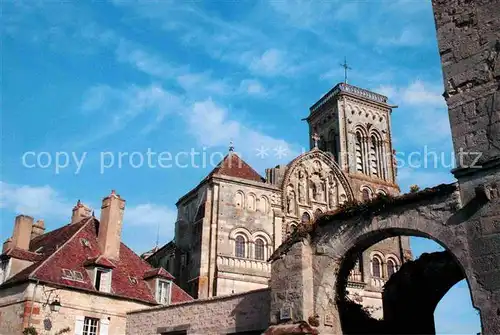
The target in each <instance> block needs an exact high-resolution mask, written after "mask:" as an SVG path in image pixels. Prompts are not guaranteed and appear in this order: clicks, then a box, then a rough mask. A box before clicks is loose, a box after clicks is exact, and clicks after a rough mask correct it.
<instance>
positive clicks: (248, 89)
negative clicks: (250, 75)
mask: <svg viewBox="0 0 500 335" xmlns="http://www.w3.org/2000/svg"><path fill="white" fill-rule="evenodd" d="M239 91H240V92H241V93H243V94H244V93H246V94H249V95H253V96H260V95H266V94H267V92H266V89H265V88H264V86H263V85H262V83H261V82H260V81H258V80H255V79H244V80H242V81H241V83H240V88H239Z"/></svg>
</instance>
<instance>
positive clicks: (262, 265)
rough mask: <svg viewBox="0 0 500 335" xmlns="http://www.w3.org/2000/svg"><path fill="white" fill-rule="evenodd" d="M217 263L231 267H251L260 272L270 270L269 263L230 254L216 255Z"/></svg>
mask: <svg viewBox="0 0 500 335" xmlns="http://www.w3.org/2000/svg"><path fill="white" fill-rule="evenodd" d="M217 265H222V266H225V267H231V268H240V269H251V270H257V271H262V272H268V273H270V272H271V264H270V263H268V262H266V261H259V260H256V259H251V258H239V257H232V256H217Z"/></svg>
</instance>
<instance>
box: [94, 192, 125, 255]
mask: <svg viewBox="0 0 500 335" xmlns="http://www.w3.org/2000/svg"><path fill="white" fill-rule="evenodd" d="M124 210H125V200H123V199H122V198H120V196H119V195H118V194H116V193H115V191H114V190H113V191H111V194H110V195H109V196H107V197H106V198H104V199H103V200H102V206H101V220H100V224H99V233H98V237H97V240H98V243H99V247H100V248H101V251H102V254H103V255H104V256H106V257H108V258H111V259H118V258H119V257H120V242H121V233H122V221H123V211H124Z"/></svg>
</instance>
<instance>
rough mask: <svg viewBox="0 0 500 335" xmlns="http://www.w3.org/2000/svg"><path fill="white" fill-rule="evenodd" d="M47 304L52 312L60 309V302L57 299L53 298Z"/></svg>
mask: <svg viewBox="0 0 500 335" xmlns="http://www.w3.org/2000/svg"><path fill="white" fill-rule="evenodd" d="M49 306H50V310H51V311H52V312H56V313H57V312H59V310H60V309H61V303H60V302H59V300H57V299H56V300H54V301H52V302H51V303H50V305H49Z"/></svg>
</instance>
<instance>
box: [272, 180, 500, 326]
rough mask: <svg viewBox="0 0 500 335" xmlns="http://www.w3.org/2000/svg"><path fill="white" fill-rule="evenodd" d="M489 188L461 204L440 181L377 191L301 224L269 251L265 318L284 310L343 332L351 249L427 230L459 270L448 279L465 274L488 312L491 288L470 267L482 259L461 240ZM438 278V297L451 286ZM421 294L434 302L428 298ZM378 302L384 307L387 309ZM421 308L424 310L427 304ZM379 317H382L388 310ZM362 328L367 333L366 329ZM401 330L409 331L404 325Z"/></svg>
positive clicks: (276, 317)
mask: <svg viewBox="0 0 500 335" xmlns="http://www.w3.org/2000/svg"><path fill="white" fill-rule="evenodd" d="M495 190H496V189H495ZM491 194H492V193H491V189H488V188H480V189H478V191H477V194H476V197H475V198H474V199H473V200H471V201H470V202H469V203H468V204H466V205H465V206H463V205H462V204H461V201H460V195H459V190H458V187H457V185H455V184H452V185H440V186H437V187H435V188H432V189H426V190H424V191H421V192H418V193H410V194H407V195H403V196H399V197H395V198H390V197H389V198H385V197H383V198H377V199H375V200H373V201H371V202H370V203H368V204H362V205H358V206H357V207H352V208H343V209H341V210H339V211H336V212H334V213H332V214H331V215H325V216H323V217H321V218H320V219H319V220H317V221H316V222H315V223H314V224H313V225H311V226H309V228H307V227H303V229H302V230H300V229H299V231H297V232H296V233H295V234H294V235H293V236H291V237H290V238H289V239H288V240H287V241H286V242H285V243H284V244H283V245H282V246H280V248H278V250H276V252H275V253H274V254H273V256H272V257H271V260H272V275H271V284H270V286H271V292H272V294H271V323H272V324H273V323H274V324H279V323H280V322H281V321H280V319H282V318H280V316H281V315H282V314H283V313H285V314H288V315H292V320H293V321H299V320H300V321H303V320H308V321H309V323H311V324H313V325H315V326H316V327H317V329H318V330H319V332H320V333H325V334H332V333H334V334H340V333H343V332H345V331H346V329H343V328H346V322H349V317H350V316H349V315H342V314H343V313H344V314H345V311H346V310H347V309H345V308H343V306H342V304H343V303H344V302H345V301H344V298H345V296H346V294H345V290H346V285H347V281H348V276H349V272H350V271H351V270H352V269H353V268H354V265H355V262H356V255H358V254H359V253H360V252H362V251H364V250H365V249H366V248H368V247H370V246H371V245H373V244H375V243H378V242H380V241H382V240H384V239H386V238H388V237H393V236H398V235H413V236H421V237H427V238H430V239H432V240H434V241H436V242H438V243H439V244H440V245H442V246H443V247H444V248H445V249H446V250H447V251H448V252H449V255H451V259H453V261H455V262H456V265H457V266H458V268H459V269H460V272H461V274H463V277H461V276H460V275H458V276H457V278H455V279H454V280H455V282H456V281H457V280H459V279H461V278H466V279H467V281H468V283H469V286H470V288H471V293H472V299H473V304H474V306H475V307H476V308H478V309H479V310H481V311H483V308H485V309H488V311H487V313H491V311H490V307H489V305H488V304H489V302H488V300H489V299H491V293H490V292H488V290H486V289H484V288H483V287H482V285H481V283H480V282H479V281H478V280H477V277H476V276H475V271H476V270H477V269H478V267H485V266H487V264H486V263H487V262H484V263H482V264H471V262H470V260H471V259H472V256H473V255H471V254H470V253H471V249H470V248H469V247H468V241H469V240H470V236H471V234H479V232H478V231H477V229H478V228H477V226H476V225H474V223H472V222H471V217H473V216H474V215H478V213H480V212H481V210H483V209H484V208H487V207H488V206H491V205H493V204H491V201H492V200H494V199H492V198H491V196H490V195H491ZM495 194H496V193H495ZM485 251H486V249H485ZM415 278H419V277H418V276H416V277H415ZM436 278H439V277H436ZM440 280H441V279H440ZM442 280H444V281H447V282H443V284H442V285H441V286H439V283H437V284H436V285H437V286H439V287H442V291H443V292H441V295H440V296H439V297H438V298H437V299H438V300H439V299H440V298H441V297H442V296H443V295H444V294H445V293H446V291H447V289H449V288H450V287H451V286H450V279H449V278H446V279H445V278H444V277H443V279H442ZM452 283H453V282H452ZM389 285H390V283H389V284H388V286H389ZM446 287H447V288H446ZM428 293H429V294H433V292H428ZM422 299H426V297H422ZM427 299H428V300H429V301H430V300H432V301H435V300H436V297H432V299H431V298H430V297H428V298H427ZM392 303H393V304H394V301H393V302H392ZM435 304H437V302H435ZM435 304H434V305H433V306H431V307H429V308H431V309H432V311H430V312H431V314H430V315H432V314H433V308H435ZM384 306H386V298H385V297H384ZM385 309H386V308H384V313H386V314H387V313H389V312H390V308H388V309H387V311H386V310H385ZM424 312H425V313H426V315H428V314H429V311H422V313H424ZM347 313H352V310H350V311H348V312H347ZM385 317H386V318H387V319H390V316H387V315H385ZM483 320H484V319H483ZM432 326H433V324H432ZM408 327H411V325H408ZM368 331H369V332H370V333H375V331H374V330H373V329H372V330H371V331H370V329H368ZM408 331H409V332H411V328H410V329H408Z"/></svg>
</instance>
